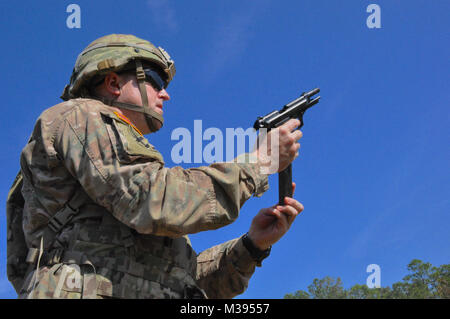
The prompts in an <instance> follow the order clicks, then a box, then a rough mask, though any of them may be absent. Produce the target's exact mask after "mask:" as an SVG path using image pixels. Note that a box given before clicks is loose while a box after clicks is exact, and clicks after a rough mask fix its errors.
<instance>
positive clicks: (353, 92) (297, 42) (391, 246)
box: [0, 0, 450, 298]
mask: <svg viewBox="0 0 450 319" xmlns="http://www.w3.org/2000/svg"><path fill="white" fill-rule="evenodd" d="M70 3H76V4H78V5H79V6H80V7H81V28H80V29H69V28H67V26H66V19H67V17H68V15H69V14H68V13H66V7H67V6H68V5H69V4H70ZM371 3H376V4H378V5H379V6H380V8H381V29H369V28H368V27H367V25H366V19H367V17H368V16H369V13H367V12H366V8H367V6H368V5H369V4H371ZM126 4H127V5H128V6H126V5H124V4H121V5H119V4H115V2H112V1H95V2H94V1H73V2H69V1H56V0H54V1H33V2H31V1H30V2H12V1H2V2H1V4H0V30H1V31H0V32H1V39H2V42H3V45H2V47H3V50H2V53H1V60H0V68H1V70H2V72H3V76H2V77H1V79H0V81H1V88H2V105H3V107H2V113H3V114H2V118H3V125H2V126H1V133H2V138H1V146H0V149H1V150H2V151H1V164H2V165H1V167H2V169H1V178H0V196H1V198H3V199H4V201H6V197H7V193H8V190H9V188H10V186H11V184H12V181H13V179H14V177H15V175H16V173H17V171H18V170H19V156H20V151H21V149H22V148H23V146H24V145H25V143H26V142H27V140H28V137H29V135H30V133H31V130H32V128H33V125H34V122H35V120H36V118H37V117H38V116H39V114H40V113H41V112H42V111H43V110H44V109H46V108H48V107H50V106H52V105H54V104H57V103H59V102H60V99H59V96H60V95H61V92H62V89H63V87H64V85H65V84H66V83H67V82H68V80H69V77H70V74H71V70H72V68H73V64H74V62H75V59H76V57H77V55H78V53H79V52H81V50H82V49H83V48H84V47H86V46H87V45H88V44H89V43H90V42H91V41H93V40H94V39H96V38H98V37H100V36H103V35H106V34H110V33H126V34H135V35H137V36H139V37H142V38H145V39H148V40H150V41H152V42H153V43H155V44H157V45H160V46H162V47H164V48H165V49H166V50H167V51H168V52H169V53H170V54H171V55H172V57H173V58H174V60H175V62H176V67H177V74H176V76H175V79H174V81H173V82H172V83H171V84H170V86H169V94H170V95H171V101H169V102H167V103H166V104H165V107H164V109H165V110H164V117H165V126H164V128H163V129H162V130H161V131H160V132H158V133H157V134H154V135H149V136H147V137H148V139H149V141H150V142H151V143H152V144H153V145H155V146H156V147H157V148H158V149H159V150H160V152H161V153H162V154H163V156H164V158H165V161H166V164H167V166H169V167H171V166H174V165H175V164H173V163H172V162H171V158H170V154H171V153H170V152H171V149H172V147H173V146H174V145H175V144H176V141H172V140H171V138H170V137H171V132H172V131H173V130H174V129H175V128H178V127H185V128H187V129H189V130H193V127H194V120H196V119H197V120H202V123H203V129H204V130H205V129H206V128H209V127H216V128H219V129H220V130H223V132H225V129H226V128H237V127H243V128H247V127H251V126H252V125H253V122H254V121H255V119H256V117H257V116H258V115H263V114H266V113H268V112H269V111H272V110H273V109H275V108H279V107H281V106H282V105H283V104H285V103H287V102H289V101H290V100H292V99H294V98H295V97H297V96H298V95H299V94H300V93H302V92H303V91H306V90H310V89H312V88H314V87H320V88H321V93H320V95H321V96H322V100H321V102H320V103H319V104H318V105H317V106H316V107H314V108H313V109H311V110H310V111H308V113H307V114H306V115H305V117H304V120H305V125H304V127H303V128H302V131H303V138H302V139H301V145H302V147H301V152H300V157H299V158H298V159H297V160H296V161H295V162H294V166H293V179H294V181H295V182H296V183H297V190H296V196H295V197H296V198H297V199H298V200H299V201H300V202H302V203H303V205H304V206H305V210H304V212H303V213H302V214H301V215H300V216H299V217H298V218H297V219H296V222H295V224H294V225H293V226H292V227H291V229H290V231H289V232H288V233H287V235H286V236H285V237H284V238H282V239H281V241H280V242H279V243H277V244H276V245H275V246H274V247H273V249H272V254H271V256H270V257H269V258H268V259H266V260H265V261H264V262H263V267H261V268H258V269H257V270H256V273H255V275H254V276H253V277H252V279H251V281H250V285H249V288H248V290H247V291H246V292H245V293H244V294H243V295H241V296H240V297H241V298H282V297H283V296H284V294H286V293H289V292H294V291H296V290H298V289H304V290H306V287H307V286H308V285H309V284H310V283H311V282H312V281H313V279H314V278H322V277H324V276H327V275H329V276H332V277H341V279H342V280H343V282H344V286H345V287H346V288H348V287H350V286H352V285H354V284H357V283H359V284H365V283H366V278H367V276H368V275H369V274H368V273H366V267H367V266H368V265H369V264H378V265H380V267H381V285H382V286H387V285H391V284H392V283H393V282H396V281H399V280H401V278H402V277H403V276H404V275H405V274H406V265H407V264H408V263H409V262H410V261H411V260H412V259H414V258H418V259H422V260H424V261H427V262H431V263H432V264H433V265H435V266H438V265H442V264H444V263H449V261H450V245H449V244H450V233H449V231H448V226H449V222H450V218H449V211H450V202H449V194H450V183H449V181H450V179H449V177H450V174H449V173H450V172H449V164H448V163H449V159H450V156H449V155H450V151H449V143H448V142H449V124H450V123H449V122H450V121H449V112H448V106H449V101H450V93H449V89H448V88H449V75H448V74H449V72H448V71H449V69H450V68H449V66H450V65H449V56H450V52H449V51H450V50H449V49H450V46H449V43H450V41H449V40H450V39H449V33H448V30H449V28H450V25H449V22H448V18H449V16H448V12H449V11H450V3H449V2H448V1H445V0H434V1H425V0H421V1H418V0H414V1H382V0H371V1H361V0H347V1H334V0H327V1H325V0H314V1H313V0H307V1H273V0H260V1H245V0H239V1H236V0H228V1H222V0H220V1H219V0H216V1H184V2H181V1H173V0H150V1H128V2H127V3H126ZM446 74H447V75H446ZM446 105H447V106H446ZM445 110H447V111H445ZM206 144H207V142H204V144H203V145H206ZM197 165H199V164H195V165H194V164H190V165H185V164H183V167H186V168H187V167H192V166H197ZM269 182H270V190H269V191H268V192H267V193H266V194H265V195H264V196H263V197H261V198H252V199H251V200H249V201H248V202H247V203H246V204H245V205H244V207H243V209H242V211H241V215H240V217H239V218H238V220H237V221H236V222H235V223H233V224H231V225H229V226H227V227H224V228H222V229H220V230H216V231H208V232H203V233H200V234H195V235H193V236H191V240H192V243H193V246H194V248H195V249H196V251H197V252H200V251H202V250H203V249H206V248H208V247H211V246H213V245H215V244H219V243H221V242H224V241H226V240H229V239H232V238H235V237H238V236H240V235H241V234H243V233H245V232H246V231H247V230H248V227H249V225H250V222H251V220H252V217H253V216H254V215H255V214H256V213H257V212H258V210H259V209H261V208H263V207H268V206H271V205H273V204H274V203H275V202H276V200H277V196H278V195H277V192H278V186H277V177H276V175H274V176H272V177H270V179H269ZM2 211H3V212H4V211H5V205H3V208H2ZM0 223H1V226H2V227H1V228H0V297H1V298H15V297H16V295H15V293H14V290H13V288H12V286H11V285H10V284H9V283H8V281H7V278H6V266H5V264H6V229H5V223H6V218H5V213H1V214H0Z"/></svg>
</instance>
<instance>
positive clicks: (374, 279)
mask: <svg viewBox="0 0 450 319" xmlns="http://www.w3.org/2000/svg"><path fill="white" fill-rule="evenodd" d="M366 272H368V273H370V275H369V276H368V277H367V280H366V284H367V287H369V288H380V287H381V268H380V266H378V265H377V264H370V265H368V266H367V268H366Z"/></svg>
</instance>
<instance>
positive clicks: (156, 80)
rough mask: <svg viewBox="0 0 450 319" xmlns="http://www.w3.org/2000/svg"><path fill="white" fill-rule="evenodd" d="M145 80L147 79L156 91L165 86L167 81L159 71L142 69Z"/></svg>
mask: <svg viewBox="0 0 450 319" xmlns="http://www.w3.org/2000/svg"><path fill="white" fill-rule="evenodd" d="M144 73H145V80H146V81H148V82H149V83H150V84H151V85H152V86H153V88H154V89H155V90H157V91H158V92H159V91H161V90H162V89H165V88H167V82H166V81H165V80H164V79H163V77H162V76H161V74H160V73H158V72H157V71H155V70H153V69H148V68H147V69H144Z"/></svg>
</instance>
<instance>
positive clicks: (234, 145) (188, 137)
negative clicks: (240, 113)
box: [170, 120, 279, 174]
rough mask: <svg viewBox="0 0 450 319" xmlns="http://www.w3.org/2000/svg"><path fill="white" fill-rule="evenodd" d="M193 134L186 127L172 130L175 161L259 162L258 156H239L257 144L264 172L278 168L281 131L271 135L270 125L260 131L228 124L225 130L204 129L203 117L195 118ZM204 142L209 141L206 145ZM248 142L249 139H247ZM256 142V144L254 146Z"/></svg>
mask: <svg viewBox="0 0 450 319" xmlns="http://www.w3.org/2000/svg"><path fill="white" fill-rule="evenodd" d="M193 132H194V134H193V135H192V134H191V131H190V130H189V129H187V128H185V127H178V128H176V129H174V130H173V131H172V134H171V140H172V141H177V142H176V143H175V145H174V146H173V147H172V150H171V153H170V155H171V159H172V162H174V163H175V164H181V163H185V164H191V163H197V164H198V163H207V164H212V163H217V162H224V161H233V160H234V161H235V162H237V163H256V162H257V159H256V157H248V156H239V155H243V154H246V153H247V154H248V153H252V152H253V151H254V150H255V146H256V147H258V150H259V154H260V156H258V158H259V161H260V163H261V159H263V158H265V159H267V160H266V161H263V162H262V163H261V164H264V165H262V166H261V173H262V174H273V173H276V172H277V171H278V168H279V134H278V130H272V131H271V133H270V137H269V136H268V132H267V129H264V128H262V129H260V130H259V134H257V132H256V131H255V130H254V129H253V128H247V129H245V130H244V129H243V128H241V127H238V128H226V129H225V134H224V133H223V131H222V130H220V129H219V128H216V127H210V128H207V129H206V130H204V131H203V123H202V120H194V130H193ZM203 142H207V143H206V145H204V143H203ZM247 142H248V143H247ZM252 146H253V148H252Z"/></svg>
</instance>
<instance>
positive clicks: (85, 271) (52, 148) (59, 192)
mask: <svg viewBox="0 0 450 319" xmlns="http://www.w3.org/2000/svg"><path fill="white" fill-rule="evenodd" d="M21 171H22V174H23V178H24V184H23V187H22V194H23V197H24V198H25V206H24V211H23V229H24V233H25V239H26V242H27V245H28V246H29V247H37V248H39V242H40V238H41V235H42V233H43V230H44V229H45V227H46V225H47V223H48V221H49V219H50V218H51V217H52V215H54V214H55V213H56V212H57V211H58V210H60V209H61V208H62V207H63V206H64V205H65V204H66V203H67V202H68V201H69V200H70V198H71V197H72V196H73V194H74V193H75V191H76V190H77V189H80V188H81V189H82V190H83V191H84V192H85V193H86V194H87V195H88V197H87V199H88V200H87V202H86V205H84V206H82V207H81V208H80V212H79V213H80V214H81V215H83V214H85V213H88V214H87V215H86V216H87V217H92V218H84V219H83V218H81V217H80V218H79V219H78V220H77V222H75V221H74V222H72V223H70V224H69V225H67V226H65V228H64V229H63V231H62V232H61V233H60V234H58V237H57V243H58V245H56V246H54V248H55V247H56V248H58V249H60V250H61V249H62V250H63V251H64V250H66V251H67V250H70V251H72V252H82V253H83V258H81V259H80V258H78V259H76V258H75V259H72V260H71V259H70V258H69V259H67V258H66V260H62V259H61V260H59V259H58V260H56V261H53V263H51V262H49V261H48V260H47V261H46V260H45V258H42V261H41V264H40V265H39V266H40V268H39V271H30V272H29V274H28V276H27V280H26V281H25V284H24V286H23V288H22V291H21V293H20V294H19V297H21V298H30V297H34V298H51V297H63V298H80V297H85V298H86V297H93V298H101V297H120V298H182V297H183V289H184V291H185V288H186V286H187V285H188V286H189V285H190V286H194V287H199V288H201V289H203V291H204V292H205V293H206V295H207V296H208V297H209V298H232V297H234V296H236V295H238V294H240V293H242V292H243V291H245V289H246V287H247V285H248V281H249V279H250V277H251V275H252V274H253V272H254V270H255V265H256V263H255V262H254V261H253V260H252V259H251V257H250V255H249V253H248V251H247V250H246V249H245V247H244V246H243V244H242V240H241V239H240V238H236V239H233V240H231V241H228V242H226V243H224V244H221V245H217V246H214V247H212V248H210V249H207V250H205V251H203V252H202V253H200V254H198V255H196V254H195V252H193V250H192V248H191V246H190V241H189V238H188V237H187V234H192V233H197V232H200V231H204V230H212V229H217V228H219V227H222V226H225V225H227V224H230V223H231V222H233V221H234V220H235V219H236V218H237V217H238V214H239V210H240V208H241V207H242V205H243V204H244V202H245V201H246V200H247V199H248V198H250V197H251V196H252V194H253V195H255V196H261V194H262V193H264V192H265V191H266V190H267V188H268V180H267V176H265V175H261V174H260V173H259V167H258V165H256V164H248V163H215V164H211V165H210V166H207V167H206V166H205V167H199V168H191V169H182V168H181V167H173V168H167V167H164V162H163V159H162V156H161V154H160V153H159V152H158V151H156V149H154V147H153V146H152V145H150V144H149V143H148V141H147V140H146V139H145V138H144V137H143V136H142V135H140V134H139V132H138V131H137V130H136V129H135V128H133V126H132V125H131V124H130V123H127V121H126V118H123V117H122V116H120V115H118V114H117V113H115V112H113V109H112V108H110V107H108V106H106V105H104V104H103V103H101V102H100V101H97V100H91V99H81V98H80V99H72V100H69V101H67V102H64V103H61V104H58V105H56V106H53V107H51V108H49V109H47V110H46V111H44V112H43V113H42V114H41V116H40V117H39V119H38V120H37V123H36V125H35V128H34V131H33V133H32V136H31V140H30V142H29V143H28V144H27V145H26V146H25V148H24V149H23V151H22V154H21ZM94 211H95V212H96V213H97V215H95V214H94V215H93V216H90V215H89V214H91V213H92V212H94ZM81 215H80V216H81ZM130 238H131V241H130ZM165 247H170V249H165ZM192 252H193V253H192ZM63 255H64V254H63ZM67 255H69V254H67ZM86 256H87V257H86ZM155 256H156V257H155ZM180 256H183V258H181V259H182V260H183V261H182V262H178V263H177V260H179V259H180ZM186 256H188V258H187V259H186V258H185V257H186ZM186 260H187V261H186ZM183 262H184V264H183ZM180 265H181V266H180ZM34 277H36V278H34ZM63 277H64V278H63ZM186 283H187V284H186ZM184 297H186V296H184Z"/></svg>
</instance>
